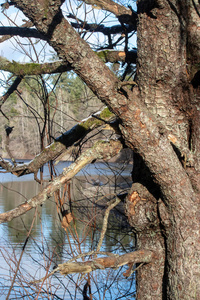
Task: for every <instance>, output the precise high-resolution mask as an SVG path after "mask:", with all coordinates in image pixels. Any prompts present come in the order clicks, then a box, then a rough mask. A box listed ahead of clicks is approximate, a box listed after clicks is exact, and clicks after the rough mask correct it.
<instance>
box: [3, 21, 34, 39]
mask: <svg viewBox="0 0 200 300" xmlns="http://www.w3.org/2000/svg"><path fill="white" fill-rule="evenodd" d="M32 26H33V23H32V22H30V21H26V22H25V23H24V24H22V26H20V27H25V28H30V27H32ZM11 37H12V35H4V36H3V37H2V38H0V43H2V42H5V41H6V40H8V39H10V38H11Z"/></svg>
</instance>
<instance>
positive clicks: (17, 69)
mask: <svg viewBox="0 0 200 300" xmlns="http://www.w3.org/2000/svg"><path fill="white" fill-rule="evenodd" d="M97 55H98V56H99V57H100V58H101V59H102V60H103V61H104V62H111V63H116V62H128V63H136V58H137V51H136V50H131V51H129V52H127V53H125V52H124V51H115V50H103V51H98V52H97ZM0 69H1V70H2V71H7V72H10V73H12V74H14V75H16V76H19V78H18V79H17V81H16V82H17V83H18V82H19V83H20V82H21V80H22V79H23V76H25V75H41V74H54V73H63V72H67V71H70V70H71V69H72V68H71V66H70V64H69V63H67V62H65V61H62V60H59V61H55V62H50V63H44V64H38V63H18V62H16V61H12V62H11V61H9V60H8V59H6V58H4V57H2V56H0ZM19 83H18V84H19ZM18 84H17V85H16V84H14V83H13V85H12V88H11V89H10V91H8V92H7V93H6V94H8V96H9V95H10V94H12V92H13V91H14V90H15V89H16V87H15V86H18Z"/></svg>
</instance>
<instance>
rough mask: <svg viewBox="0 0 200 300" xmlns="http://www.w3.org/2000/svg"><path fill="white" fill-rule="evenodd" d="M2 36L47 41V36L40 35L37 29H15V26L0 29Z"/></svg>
mask: <svg viewBox="0 0 200 300" xmlns="http://www.w3.org/2000/svg"><path fill="white" fill-rule="evenodd" d="M0 35H9V36H10V35H11V36H13V35H18V36H21V37H29V38H31V37H32V38H36V39H41V40H45V41H46V40H47V38H46V37H45V35H43V34H42V33H40V32H39V31H38V30H37V29H34V28H26V27H14V26H4V27H0Z"/></svg>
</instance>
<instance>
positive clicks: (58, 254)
mask: <svg viewBox="0 0 200 300" xmlns="http://www.w3.org/2000/svg"><path fill="white" fill-rule="evenodd" d="M62 167H63V166H62V165H59V166H57V171H58V172H61V170H62ZM113 167H114V168H113V169H111V168H110V167H109V168H108V167H106V165H104V164H99V165H98V172H97V169H96V166H95V165H90V166H89V167H88V168H86V170H85V171H84V172H81V173H79V175H78V176H77V177H76V178H75V179H74V180H73V182H72V183H71V187H70V188H71V191H70V194H71V201H72V202H71V206H72V209H73V215H74V222H72V223H71V226H70V228H69V230H67V232H66V231H64V229H63V228H62V227H61V224H60V219H59V215H58V212H57V209H56V205H55V201H54V199H49V200H48V201H46V202H45V204H44V205H43V206H42V207H38V208H37V214H36V220H35V222H34V225H33V229H32V232H31V238H30V239H29V241H28V244H27V245H26V248H25V252H24V254H23V258H22V261H21V264H20V270H19V271H18V276H17V279H16V281H15V282H16V283H17V284H18V286H17V285H15V286H14V287H13V292H12V296H11V298H10V299H21V298H22V296H24V295H25V299H26V297H27V299H28V296H27V295H28V293H32V295H33V296H32V297H31V296H30V299H35V297H36V295H37V289H36V288H35V290H34V286H32V287H31V289H30V288H29V286H28V282H30V281H31V280H33V279H35V278H41V277H43V276H45V274H46V272H47V273H48V270H52V269H53V268H54V267H56V266H57V265H58V264H59V263H62V262H65V261H67V260H69V259H70V258H72V257H73V256H76V255H78V254H80V253H84V252H88V251H91V250H93V249H95V248H96V246H97V244H98V241H99V237H100V231H101V226H102V219H103V215H104V209H103V207H104V203H105V202H106V201H107V200H108V199H109V198H110V197H111V196H112V195H113V194H114V193H116V192H119V191H120V190H121V188H122V187H123V188H124V186H125V185H126V186H127V187H128V185H129V181H130V177H129V175H130V170H127V169H126V170H124V172H123V174H121V175H120V176H117V174H118V173H119V168H120V167H119V166H118V165H117V164H116V165H113ZM0 176H1V177H0V178H1V182H3V183H2V184H1V186H0V212H5V211H8V210H10V209H13V208H14V207H16V206H17V205H19V204H20V203H22V202H24V201H25V199H30V198H31V197H33V196H34V195H35V194H37V193H38V192H39V191H40V186H39V185H38V184H37V183H36V182H34V181H28V180H26V181H19V180H18V181H13V179H12V180H11V181H9V180H10V175H8V174H6V175H5V176H4V175H3V177H2V174H1V175H0ZM6 176H7V177H6ZM46 176H47V173H46ZM22 179H24V178H22ZM22 179H21V180H22ZM108 181H109V183H110V184H109V185H108ZM102 195H104V196H105V197H104V199H102V201H101V202H99V198H102V197H101V196H102ZM94 202H96V203H97V204H98V205H97V206H95V205H94ZM65 205H66V209H68V210H69V209H70V206H69V202H68V201H66V204H65ZM34 214H35V210H31V211H29V212H28V213H26V214H25V215H23V216H21V217H20V218H16V219H14V220H12V221H11V222H9V223H8V224H2V225H1V226H0V236H1V240H0V244H1V253H0V259H1V267H2V268H1V272H0V295H1V297H0V299H5V298H6V295H7V293H8V289H9V287H10V285H11V281H12V279H13V276H14V272H15V270H16V268H17V264H16V262H17V261H18V260H19V257H20V254H21V251H22V247H23V245H24V243H25V240H26V237H27V232H28V230H29V229H30V226H31V223H32V220H33V217H34ZM133 248H134V235H133V233H132V232H131V229H130V228H127V224H126V222H125V219H124V218H123V216H122V207H120V206H119V207H118V212H115V214H112V215H111V216H110V218H109V230H108V232H107V234H106V236H105V239H104V243H103V245H102V248H101V251H109V252H113V251H114V252H115V253H125V252H129V251H133ZM45 268H46V269H45ZM122 273H123V271H122V270H117V271H114V270H103V271H96V272H93V273H92V274H90V280H91V282H92V293H93V299H117V297H121V296H120V295H122V294H123V293H124V294H125V293H126V294H127V291H128V294H130V295H132V296H130V297H131V298H133V291H134V289H135V286H134V284H133V280H134V277H133V276H132V277H131V278H129V279H126V280H125V279H124V278H123V276H122ZM22 282H23V284H24V282H27V286H26V289H25V287H20V285H22ZM85 282H86V280H85V278H84V277H83V279H81V276H80V275H74V276H72V275H70V276H67V277H63V276H61V275H59V274H56V276H54V277H52V278H51V279H49V281H48V283H49V286H50V287H51V288H49V286H47V284H46V283H45V284H44V285H41V284H40V285H41V286H42V290H43V294H41V295H43V296H41V295H40V296H39V298H38V299H59V298H58V297H60V299H83V298H82V297H83V296H82V289H83V286H84V284H85ZM111 287H112V288H111ZM129 289H130V290H129ZM50 290H51V292H52V295H51V296H50V295H49V296H47V291H48V293H49V291H50ZM55 294H56V295H55ZM128 294H127V297H125V296H124V298H121V299H129V296H128ZM45 295H46V296H45ZM56 297H57V298H56Z"/></svg>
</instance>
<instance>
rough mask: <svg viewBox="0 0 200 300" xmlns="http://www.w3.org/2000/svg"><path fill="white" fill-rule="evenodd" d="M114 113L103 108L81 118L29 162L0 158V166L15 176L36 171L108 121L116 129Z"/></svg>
mask: <svg viewBox="0 0 200 300" xmlns="http://www.w3.org/2000/svg"><path fill="white" fill-rule="evenodd" d="M113 118H114V115H113V114H112V113H111V112H110V111H109V110H108V108H107V107H106V108H104V109H103V110H102V111H100V112H98V113H96V114H95V115H94V116H90V117H89V118H87V119H85V120H82V121H81V122H80V123H79V124H77V125H75V126H74V127H72V128H71V129H70V130H68V131H67V132H65V133H64V134H62V135H61V136H59V137H58V138H56V139H55V141H54V142H53V143H52V144H51V145H48V146H47V147H46V148H45V149H44V150H43V151H42V152H41V153H40V154H39V155H37V156H36V157H35V158H34V159H33V160H32V161H30V163H29V164H25V165H19V166H17V167H13V166H12V165H11V164H10V163H9V162H7V161H5V160H3V159H2V158H1V159H0V166H1V167H2V168H3V169H5V170H7V171H8V172H11V173H13V174H14V175H16V176H23V175H25V174H30V173H36V172H37V171H38V170H39V168H40V167H42V166H43V165H44V164H45V163H47V162H48V161H49V160H54V159H56V158H57V157H58V156H59V155H60V154H61V153H63V152H64V151H66V149H67V148H68V147H71V146H73V145H74V143H75V142H77V141H78V140H79V139H81V138H83V137H84V136H85V135H86V134H88V133H89V132H91V131H92V130H94V129H96V128H98V127H100V126H102V125H104V124H105V123H109V125H110V129H112V128H113V130H116V131H118V130H119V129H117V128H118V124H117V121H116V120H115V121H114V119H115V118H114V119H113Z"/></svg>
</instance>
